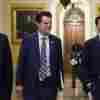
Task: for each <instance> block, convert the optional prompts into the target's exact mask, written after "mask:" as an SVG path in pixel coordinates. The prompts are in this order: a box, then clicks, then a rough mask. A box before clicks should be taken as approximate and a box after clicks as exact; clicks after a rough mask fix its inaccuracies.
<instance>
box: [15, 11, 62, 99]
mask: <svg viewBox="0 0 100 100" xmlns="http://www.w3.org/2000/svg"><path fill="white" fill-rule="evenodd" d="M36 21H37V26H38V31H37V32H34V33H32V34H31V35H29V34H26V35H25V36H24V39H23V42H22V45H21V49H20V55H19V62H18V67H17V75H16V76H17V77H16V84H17V86H16V89H17V87H18V86H20V87H21V89H22V90H21V91H22V93H23V98H24V100H56V97H57V91H58V89H59V90H62V84H61V77H62V79H63V57H62V47H61V40H60V39H59V38H58V37H56V36H54V35H51V34H50V30H51V24H52V15H51V13H50V12H48V11H43V12H40V13H39V14H38V15H37V16H36Z"/></svg>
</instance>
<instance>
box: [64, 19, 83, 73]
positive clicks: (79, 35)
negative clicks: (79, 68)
mask: <svg viewBox="0 0 100 100" xmlns="http://www.w3.org/2000/svg"><path fill="white" fill-rule="evenodd" d="M83 41H84V21H79V22H77V23H65V24H64V73H65V74H71V71H72V66H71V64H70V55H71V48H72V44H74V43H76V42H77V43H81V44H82V43H83Z"/></svg>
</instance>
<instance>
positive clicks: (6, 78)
mask: <svg viewBox="0 0 100 100" xmlns="http://www.w3.org/2000/svg"><path fill="white" fill-rule="evenodd" d="M12 72H13V70H12V56H11V50H10V46H9V42H8V38H7V36H6V35H4V33H0V100H11V93H12V82H13V79H12V77H13V73H12Z"/></svg>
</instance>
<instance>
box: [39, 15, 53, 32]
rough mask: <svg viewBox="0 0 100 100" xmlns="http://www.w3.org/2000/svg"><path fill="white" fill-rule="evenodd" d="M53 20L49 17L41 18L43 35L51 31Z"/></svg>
mask: <svg viewBox="0 0 100 100" xmlns="http://www.w3.org/2000/svg"><path fill="white" fill-rule="evenodd" d="M51 24H52V19H51V18H50V17H47V16H43V17H42V18H41V22H40V23H39V24H38V28H39V31H40V32H41V33H43V34H47V33H49V32H50V30H51Z"/></svg>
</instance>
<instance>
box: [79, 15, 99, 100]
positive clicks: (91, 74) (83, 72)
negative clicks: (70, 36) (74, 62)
mask: <svg viewBox="0 0 100 100" xmlns="http://www.w3.org/2000/svg"><path fill="white" fill-rule="evenodd" d="M95 24H96V28H97V36H96V37H94V38H92V39H89V40H88V41H86V42H85V45H84V49H83V56H82V63H81V67H80V79H81V80H84V81H85V82H86V84H87V90H88V93H89V94H92V97H93V100H100V16H98V17H96V19H95Z"/></svg>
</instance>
